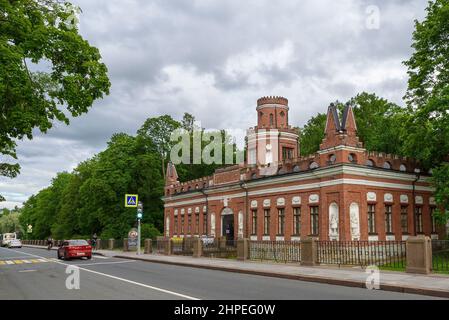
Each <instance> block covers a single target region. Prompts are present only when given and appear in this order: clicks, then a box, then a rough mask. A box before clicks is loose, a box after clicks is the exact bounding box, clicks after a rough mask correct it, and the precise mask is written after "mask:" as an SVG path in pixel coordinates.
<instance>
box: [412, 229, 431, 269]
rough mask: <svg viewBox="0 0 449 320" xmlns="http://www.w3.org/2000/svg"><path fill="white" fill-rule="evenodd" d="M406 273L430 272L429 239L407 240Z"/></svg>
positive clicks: (421, 237) (419, 237)
mask: <svg viewBox="0 0 449 320" xmlns="http://www.w3.org/2000/svg"><path fill="white" fill-rule="evenodd" d="M406 245H407V264H406V269H405V271H406V272H409V273H421V274H429V273H430V272H431V270H432V242H431V240H430V238H429V237H425V236H417V237H409V238H408V239H407V244H406Z"/></svg>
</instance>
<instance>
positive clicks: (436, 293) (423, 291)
mask: <svg viewBox="0 0 449 320" xmlns="http://www.w3.org/2000/svg"><path fill="white" fill-rule="evenodd" d="M113 257H114V258H121V259H128V260H137V261H144V262H151V263H160V264H168V265H175V266H181V267H191V268H198V269H208V270H217V271H224V272H233V273H242V274H251V275H258V276H265V277H272V278H281V279H290V280H299V281H307V282H316V283H323V284H331V285H338V286H344V287H353V288H354V287H355V288H363V289H366V283H365V282H360V281H355V280H340V279H335V278H326V277H316V276H306V275H290V274H282V273H275V272H267V271H254V270H244V269H238V268H229V267H218V266H207V265H197V264H192V263H188V262H173V261H160V260H152V259H147V258H146V259H143V258H139V257H129V256H122V255H114V256H113ZM379 290H383V291H392V292H399V293H408V294H418V295H425V296H432V297H439V298H448V299H449V291H442V290H436V289H427V288H419V287H407V286H399V285H390V284H381V285H380V288H379Z"/></svg>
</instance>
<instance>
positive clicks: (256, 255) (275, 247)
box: [249, 241, 301, 263]
mask: <svg viewBox="0 0 449 320" xmlns="http://www.w3.org/2000/svg"><path fill="white" fill-rule="evenodd" d="M249 257H250V259H252V260H261V261H263V260H273V261H276V262H285V263H287V262H301V242H299V241H250V242H249Z"/></svg>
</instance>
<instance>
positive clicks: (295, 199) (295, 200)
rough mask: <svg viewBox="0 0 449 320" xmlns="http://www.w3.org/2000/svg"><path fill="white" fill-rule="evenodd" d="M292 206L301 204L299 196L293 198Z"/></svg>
mask: <svg viewBox="0 0 449 320" xmlns="http://www.w3.org/2000/svg"><path fill="white" fill-rule="evenodd" d="M292 204H293V205H298V204H301V197H298V196H296V197H293V198H292Z"/></svg>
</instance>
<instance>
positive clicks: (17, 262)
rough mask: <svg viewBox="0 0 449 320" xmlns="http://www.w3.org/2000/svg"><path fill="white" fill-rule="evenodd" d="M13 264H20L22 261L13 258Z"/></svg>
mask: <svg viewBox="0 0 449 320" xmlns="http://www.w3.org/2000/svg"><path fill="white" fill-rule="evenodd" d="M13 261H14V263H15V264H22V263H23V261H22V260H13Z"/></svg>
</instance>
